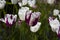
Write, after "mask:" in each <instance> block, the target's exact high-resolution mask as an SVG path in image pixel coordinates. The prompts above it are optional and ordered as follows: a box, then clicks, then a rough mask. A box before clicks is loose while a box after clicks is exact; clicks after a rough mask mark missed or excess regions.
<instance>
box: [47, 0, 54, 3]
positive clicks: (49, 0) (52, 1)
mask: <svg viewBox="0 0 60 40" xmlns="http://www.w3.org/2000/svg"><path fill="white" fill-rule="evenodd" d="M54 2H55V0H47V3H48V4H53V3H54Z"/></svg>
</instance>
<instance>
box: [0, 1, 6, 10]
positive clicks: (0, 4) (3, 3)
mask: <svg viewBox="0 0 60 40" xmlns="http://www.w3.org/2000/svg"><path fill="white" fill-rule="evenodd" d="M5 4H6V1H5V0H0V9H3V8H4V7H5Z"/></svg>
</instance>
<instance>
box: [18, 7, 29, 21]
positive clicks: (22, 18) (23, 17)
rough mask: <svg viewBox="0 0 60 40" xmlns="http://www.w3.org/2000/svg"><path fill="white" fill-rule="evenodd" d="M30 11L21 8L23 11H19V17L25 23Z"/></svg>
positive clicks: (26, 8)
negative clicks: (27, 13)
mask: <svg viewBox="0 0 60 40" xmlns="http://www.w3.org/2000/svg"><path fill="white" fill-rule="evenodd" d="M28 10H29V8H28V7H21V9H19V12H18V15H19V18H20V20H22V21H25V14H26V12H27V11H28Z"/></svg>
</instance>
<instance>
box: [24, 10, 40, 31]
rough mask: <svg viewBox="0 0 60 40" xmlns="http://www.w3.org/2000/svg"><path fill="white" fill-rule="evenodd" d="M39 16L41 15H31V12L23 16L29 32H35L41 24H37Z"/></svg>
mask: <svg viewBox="0 0 60 40" xmlns="http://www.w3.org/2000/svg"><path fill="white" fill-rule="evenodd" d="M40 15H41V13H40V12H34V13H32V11H31V10H29V11H27V13H26V15H25V21H26V23H27V25H29V26H30V30H31V31H32V32H37V31H38V30H39V28H40V25H41V22H38V19H39V17H40Z"/></svg>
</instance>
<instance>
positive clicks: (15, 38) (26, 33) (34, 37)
mask: <svg viewBox="0 0 60 40" xmlns="http://www.w3.org/2000/svg"><path fill="white" fill-rule="evenodd" d="M36 5H37V8H36V9H34V8H31V7H30V9H31V10H33V11H40V12H41V17H40V20H39V21H40V22H41V23H42V25H41V28H40V29H39V30H38V32H36V33H33V32H31V31H30V29H29V26H28V25H27V24H26V23H25V22H22V24H21V25H20V26H17V25H16V24H14V25H13V26H12V27H11V28H8V27H7V26H6V25H5V23H2V22H0V40H58V38H57V34H56V33H54V32H52V30H51V28H50V26H49V24H48V17H49V13H50V11H51V10H53V9H55V8H57V9H60V4H58V5H54V4H53V5H48V4H45V3H40V2H39V1H38V0H37V4H36ZM27 6H28V5H27ZM28 7H29V6H28ZM19 8H20V7H19V6H18V4H16V5H13V4H12V3H11V2H9V0H7V3H6V6H5V8H4V9H0V18H3V17H4V15H5V14H17V15H18V10H19ZM18 18H19V17H18Z"/></svg>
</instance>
